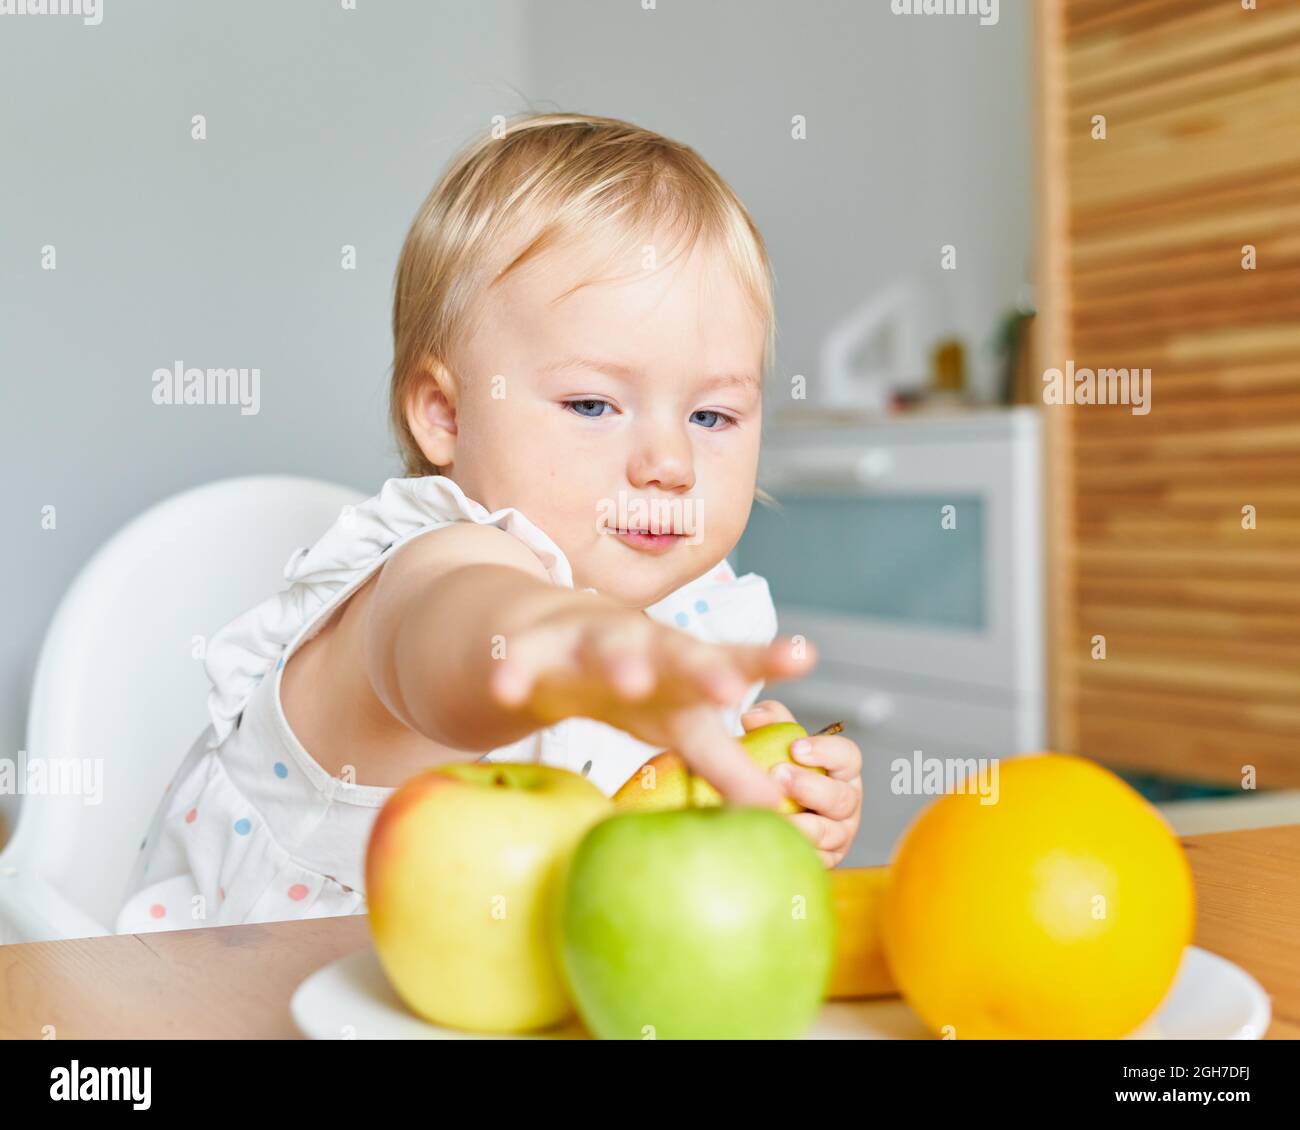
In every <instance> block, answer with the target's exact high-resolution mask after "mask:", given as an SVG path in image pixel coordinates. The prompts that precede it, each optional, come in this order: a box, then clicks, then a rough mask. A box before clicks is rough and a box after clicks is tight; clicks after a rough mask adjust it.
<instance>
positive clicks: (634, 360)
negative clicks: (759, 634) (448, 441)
mask: <svg viewBox="0 0 1300 1130" xmlns="http://www.w3.org/2000/svg"><path fill="white" fill-rule="evenodd" d="M661 246H666V244H665V245H661ZM639 266H640V264H639V263H635V264H630V265H629V264H625V263H616V264H613V265H612V266H611V265H608V264H606V263H605V262H604V259H603V258H602V257H599V249H597V248H590V249H587V250H586V251H573V250H560V249H555V250H553V251H549V252H547V253H545V254H543V255H542V256H540V257H538V258H537V259H534V260H533V261H531V262H530V263H528V264H526V265H525V266H524V267H522V268H519V269H517V270H515V271H514V272H512V273H511V274H509V275H507V276H506V277H505V279H503V280H502V281H501V282H500V283H499V284H498V285H497V286H495V287H493V288H491V290H490V291H489V294H488V296H487V298H486V300H485V301H486V305H485V309H484V317H483V318H482V322H481V324H480V326H479V328H478V330H477V332H476V333H475V334H474V335H473V336H472V338H471V339H470V340H469V341H468V342H466V343H465V347H464V349H463V350H462V352H461V353H460V354H459V355H458V356H457V358H456V359H455V368H456V370H457V390H458V393H457V395H458V401H459V402H458V404H457V405H456V429H457V435H456V440H455V445H456V446H455V454H454V459H453V462H452V464H451V466H450V467H449V468H448V470H447V473H448V474H449V475H450V476H451V477H453V478H454V479H455V480H456V482H457V483H459V484H460V486H461V488H462V489H463V490H464V491H465V493H466V494H467V495H469V497H470V498H472V499H475V500H476V501H478V502H481V503H482V504H483V505H484V506H486V507H487V508H488V510H497V509H499V508H501V507H505V506H513V507H516V508H518V509H519V510H521V511H523V513H524V514H525V515H526V516H527V517H528V518H529V519H530V520H531V521H533V522H534V523H535V524H536V525H538V526H540V527H541V528H542V529H543V530H544V531H545V532H546V533H547V534H548V535H549V536H550V537H551V539H552V540H553V541H555V543H556V544H557V545H558V546H559V547H560V548H561V549H562V550H563V551H564V554H565V556H566V557H567V558H568V560H569V563H570V565H571V566H572V567H573V574H574V585H575V587H576V588H580V589H581V588H594V589H596V590H597V591H599V592H601V593H603V594H605V595H606V596H609V597H611V598H613V599H615V600H617V601H619V602H620V603H622V604H624V605H625V606H627V607H630V608H645V607H648V606H649V605H651V604H654V603H655V602H656V601H658V600H660V599H662V598H663V597H664V596H667V595H668V594H669V593H670V592H672V591H673V590H674V589H676V588H679V587H680V586H681V585H683V584H685V583H686V582H687V581H689V580H692V579H694V578H695V577H697V576H699V575H700V574H702V573H703V572H704V571H705V570H706V569H708V568H709V567H710V566H712V565H714V564H716V563H717V562H718V561H720V560H721V559H722V558H723V557H725V556H726V555H727V554H728V553H730V552H731V550H732V549H733V548H734V546H735V544H736V542H737V541H738V540H739V538H740V535H741V533H742V532H743V530H744V528H745V523H746V522H747V521H748V519H749V510H750V506H751V504H752V502H753V496H754V483H755V475H756V473H757V466H758V451H759V438H760V431H761V424H762V397H761V385H760V380H761V372H762V357H763V345H764V339H765V335H766V330H767V327H766V325H765V323H764V321H763V319H762V317H761V316H760V315H759V314H758V313H757V312H756V311H755V310H754V309H753V307H752V305H751V304H750V303H749V302H748V301H747V298H746V295H745V292H744V291H743V289H742V288H741V285H740V283H739V282H738V281H736V280H735V279H734V278H733V276H732V274H731V272H730V270H729V268H728V267H727V265H726V263H725V261H724V260H723V259H722V258H721V257H720V256H718V255H717V254H716V253H714V252H712V251H711V250H710V249H707V248H705V247H703V246H702V245H697V246H696V247H695V249H694V250H693V251H692V252H691V254H690V256H689V257H687V256H685V255H681V256H680V257H679V258H678V259H677V260H676V261H675V262H674V263H672V264H671V265H669V266H667V267H662V268H660V269H658V270H653V271H652V270H643V271H637V272H636V273H635V274H634V273H633V270H634V269H635V268H637V267H639ZM610 275H616V276H619V279H618V281H616V282H608V283H607V282H600V283H596V284H593V285H591V286H586V287H582V288H581V289H579V290H577V291H575V292H574V293H572V294H568V295H567V297H561V296H563V295H565V292H566V291H568V290H569V289H570V288H571V287H574V286H577V285H578V284H579V283H580V282H582V281H583V279H586V278H591V277H593V276H598V277H601V278H604V277H607V276H610ZM584 362H586V363H584ZM494 378H496V379H495V380H494ZM494 392H495V395H494ZM646 528H649V529H658V530H663V531H668V532H670V533H671V534H672V535H675V536H671V537H669V538H667V539H656V541H657V542H658V544H654V543H651V542H650V541H649V540H648V539H638V538H634V537H628V536H620V535H619V533H618V531H619V530H621V529H632V530H634V529H646Z"/></svg>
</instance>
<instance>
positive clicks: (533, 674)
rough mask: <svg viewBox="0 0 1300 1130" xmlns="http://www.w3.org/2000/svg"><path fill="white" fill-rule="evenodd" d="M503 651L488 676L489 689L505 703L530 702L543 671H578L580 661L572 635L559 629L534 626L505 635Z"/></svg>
mask: <svg viewBox="0 0 1300 1130" xmlns="http://www.w3.org/2000/svg"><path fill="white" fill-rule="evenodd" d="M503 643H504V653H503V654H502V656H501V657H500V658H499V659H498V660H497V661H496V667H495V669H494V670H493V672H492V674H491V676H490V677H489V679H488V693H489V694H491V695H492V697H493V698H495V699H496V700H497V701H498V702H499V703H501V704H502V705H503V706H520V705H522V704H523V703H525V702H527V701H528V699H529V697H530V695H532V694H533V693H534V691H535V689H536V684H537V682H538V681H539V680H540V679H541V677H542V676H543V675H544V674H547V675H557V676H558V675H577V674H578V673H579V672H580V671H581V665H580V664H579V663H578V661H577V657H576V654H575V652H574V648H573V645H572V644H571V643H570V642H569V638H568V637H567V636H566V635H565V634H564V633H563V632H561V631H559V630H558V629H551V628H547V627H535V628H532V629H530V630H529V631H527V632H523V633H521V634H519V635H518V636H513V637H506V639H505V640H504V641H503Z"/></svg>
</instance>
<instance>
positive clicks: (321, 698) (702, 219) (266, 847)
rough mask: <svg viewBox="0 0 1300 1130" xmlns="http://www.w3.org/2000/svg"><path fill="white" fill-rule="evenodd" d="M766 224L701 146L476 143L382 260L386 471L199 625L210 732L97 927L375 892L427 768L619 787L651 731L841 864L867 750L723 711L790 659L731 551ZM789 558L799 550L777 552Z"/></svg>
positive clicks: (253, 916) (612, 132) (279, 910)
mask: <svg viewBox="0 0 1300 1130" xmlns="http://www.w3.org/2000/svg"><path fill="white" fill-rule="evenodd" d="M774 332H775V331H774V322H773V310H772V296H771V278H770V270H769V267H768V262H767V254H766V250H765V247H764V244H763V240H762V237H761V236H760V234H759V232H758V230H757V228H756V227H755V226H754V224H753V222H752V220H751V219H750V217H749V215H748V213H747V212H746V210H745V208H744V206H743V205H742V204H741V203H740V201H739V200H738V199H737V198H736V196H735V195H734V193H733V192H732V191H731V189H730V188H729V187H728V186H727V185H726V183H725V182H724V181H723V180H722V179H721V178H720V177H719V176H718V175H717V174H716V173H715V172H714V171H713V170H712V169H711V168H710V167H709V166H708V165H707V164H706V163H705V162H704V161H703V160H701V158H700V157H699V156H698V155H697V154H696V153H695V152H694V151H693V150H691V149H690V148H688V147H686V146H684V145H681V144H678V143H676V142H673V141H670V140H668V139H666V138H664V137H661V136H659V135H657V134H653V133H650V132H648V131H646V130H643V129H639V128H637V127H635V126H633V125H630V124H628V123H626V122H620V121H615V120H612V119H608V118H598V117H590V116H586V115H579V114H542V115H529V116H526V117H523V118H520V119H517V120H515V121H513V122H511V123H510V124H509V126H508V127H507V129H506V131H505V133H504V136H499V137H498V136H487V137H484V138H482V139H480V140H478V141H476V142H475V143H473V144H471V145H470V146H469V147H468V148H467V149H465V150H464V151H463V152H462V153H461V154H460V155H459V156H458V157H457V158H456V159H455V160H454V161H453V163H452V164H451V166H450V167H449V168H448V169H447V171H446V172H445V174H444V175H443V177H442V179H441V180H440V181H439V183H438V184H437V185H436V186H435V187H434V189H433V191H432V192H431V193H430V195H429V197H428V199H427V200H426V201H425V202H424V205H423V206H422V207H421V209H420V211H419V214H418V215H417V216H416V218H415V221H414V223H413V224H412V226H411V229H410V232H409V234H408V235H407V238H406V242H405V245H404V247H403V249H402V254H401V260H400V262H399V264H398V268H397V277H396V286H395V295H394V301H393V334H394V339H395V342H394V351H395V357H394V366H393V378H392V389H391V416H392V424H393V427H394V431H395V433H396V435H397V439H398V443H399V446H400V450H401V454H402V458H403V462H404V465H405V472H406V473H405V477H403V478H393V479H389V480H388V481H387V482H386V483H385V484H384V485H383V487H382V489H381V490H380V491H379V493H378V494H376V495H375V496H374V497H373V498H370V499H369V500H368V501H366V502H364V503H361V504H360V505H359V506H357V507H355V508H353V507H349V508H345V511H344V513H343V514H341V515H340V516H339V518H338V520H337V521H336V522H335V523H334V525H333V526H331V527H330V529H329V530H327V531H326V532H325V533H324V535H323V536H322V537H321V538H320V540H319V541H317V542H316V543H315V544H314V545H313V546H311V547H310V548H303V549H300V550H298V552H297V553H296V554H295V555H294V556H293V557H292V558H291V559H290V561H289V563H288V565H287V566H286V568H285V579H286V580H287V581H289V582H290V586H289V587H288V588H287V589H285V590H284V591H282V592H280V593H277V594H276V595H274V596H271V597H269V598H267V599H266V600H265V601H263V602H262V603H261V604H259V605H257V606H256V607H254V608H253V609H251V610H250V611H248V612H246V613H244V614H243V615H241V616H239V617H238V618H236V619H235V620H233V621H232V622H231V623H229V624H227V625H226V626H225V627H224V628H222V629H221V631H220V632H219V633H217V635H215V636H214V637H213V638H212V640H211V641H210V643H209V647H208V650H207V656H206V670H207V673H208V675H209V677H210V679H211V682H212V690H211V693H210V695H209V700H208V705H209V712H210V715H211V724H210V725H209V726H208V727H207V728H206V729H205V730H204V732H203V734H201V735H200V736H199V738H198V740H197V741H196V742H195V744H194V746H193V748H192V749H191V750H190V752H189V754H188V756H187V757H186V758H185V760H184V761H183V763H182V764H181V767H180V769H179V770H178V771H177V773H176V774H175V776H174V777H173V779H172V781H171V783H170V784H169V785H168V786H167V789H166V792H165V794H164V797H163V801H162V803H161V804H160V806H159V808H158V811H157V813H156V814H155V816H154V819H153V822H152V824H151V826H150V827H149V829H148V830H147V832H146V834H145V837H144V840H143V843H142V847H141V850H140V854H139V857H138V862H137V864H136V866H135V869H134V871H133V874H132V876H131V879H130V882H129V884H128V888H127V893H126V897H125V899H124V901H123V903H122V906H121V909H120V912H119V914H118V919H117V923H116V929H117V930H118V932H139V931H145V930H154V929H163V930H166V929H173V930H174V929H184V928H188V927H191V926H194V925H196V924H200V923H206V924H227V923H237V922H259V921H270V920H279V919H286V918H314V917H323V916H328V915H336V914H353V913H361V912H364V911H365V909H366V906H365V885H364V863H365V852H366V845H367V840H368V837H369V833H370V828H371V825H372V823H373V821H374V818H375V816H376V814H377V812H378V810H379V807H380V806H381V805H382V804H383V803H384V802H385V800H387V798H388V797H389V796H390V795H391V793H392V792H393V790H394V788H395V787H396V786H398V785H400V784H401V783H402V782H403V781H405V780H407V779H408V778H410V777H411V776H413V775H415V774H417V773H419V772H421V771H423V770H426V769H428V768H430V767H431V766H436V765H440V764H446V763H448V762H454V761H465V760H477V759H486V760H490V761H520V760H533V761H539V762H542V763H545V764H549V765H557V766H562V767H565V768H568V769H571V770H573V771H574V772H576V773H582V774H585V775H586V776H587V777H588V778H589V779H590V780H591V781H593V782H594V783H595V784H596V785H597V786H598V787H599V788H600V789H601V790H603V791H604V792H606V793H607V794H612V793H613V792H615V791H616V790H617V789H618V788H619V786H620V785H622V784H623V783H624V782H625V781H626V780H627V779H628V778H629V777H631V776H632V774H633V773H635V772H636V771H637V769H639V768H640V766H641V765H642V764H643V763H644V762H645V761H647V760H648V759H649V758H650V757H652V756H653V755H654V754H655V753H657V752H659V751H660V750H662V749H666V748H672V749H675V750H677V751H678V752H680V753H681V755H682V756H683V757H684V758H685V759H686V761H687V762H688V763H689V764H690V765H691V766H692V767H693V769H694V771H695V772H696V773H698V774H700V775H701V776H703V777H705V778H706V779H708V780H709V781H711V782H712V783H713V784H714V785H715V786H717V788H718V789H719V790H720V791H721V792H722V794H723V795H724V796H726V797H727V798H728V799H730V800H731V801H733V802H735V803H744V804H760V805H767V806H772V807H775V806H776V804H778V803H779V801H780V800H781V798H782V796H783V795H788V796H791V797H793V798H794V799H795V800H796V801H797V802H798V803H799V804H800V805H802V806H803V807H804V809H806V811H803V812H799V813H796V814H793V815H790V816H788V817H786V818H787V819H790V820H792V821H793V822H795V823H796V824H797V825H798V826H799V827H800V828H801V829H802V830H803V831H804V833H805V834H806V835H807V836H808V838H809V839H810V840H811V841H812V843H813V844H814V845H815V846H816V848H817V849H818V850H819V852H820V853H821V856H822V859H823V862H824V863H825V864H826V866H828V867H829V866H833V865H834V864H836V863H838V862H839V860H840V859H842V858H843V856H844V854H845V852H846V851H847V849H848V846H849V843H850V842H851V841H852V838H853V835H854V833H855V832H856V830H857V824H858V817H859V811H860V807H861V781H860V777H859V771H860V767H861V757H860V753H859V751H858V749H857V747H856V746H855V745H854V744H853V743H852V742H851V741H849V740H848V739H847V738H844V737H842V736H825V737H813V738H809V739H805V740H803V741H801V742H799V743H796V745H795V747H794V749H793V754H794V757H795V759H796V760H797V761H798V762H802V763H803V765H805V766H816V767H820V768H822V769H825V770H826V774H824V775H823V774H821V773H817V772H814V771H813V770H812V769H809V768H803V767H801V766H799V765H794V766H782V767H778V768H777V769H776V770H775V771H774V773H773V774H772V775H771V776H769V775H768V774H766V773H764V772H763V771H761V770H760V769H759V768H758V767H757V766H756V765H755V764H754V763H753V762H752V761H751V760H750V759H749V758H747V757H746V756H745V754H744V751H743V750H741V749H740V747H739V744H738V743H737V742H736V740H735V738H736V736H738V735H739V734H742V733H744V732H745V731H747V730H749V729H753V728H755V727H757V726H761V725H765V724H767V723H769V722H775V721H783V720H785V721H788V720H791V715H790V713H789V711H787V710H786V709H785V708H784V707H782V706H781V705H780V704H779V703H775V702H762V703H757V704H756V699H757V697H758V694H759V691H760V689H761V687H762V684H763V682H764V681H765V680H768V679H790V678H797V677H799V676H801V675H804V674H806V673H807V672H808V671H809V670H810V669H811V667H812V664H813V662H814V656H813V654H812V649H811V647H810V646H809V645H805V644H801V645H799V646H796V641H793V640H788V639H781V640H777V639H776V638H775V636H776V616H775V611H774V609H773V606H772V601H771V598H770V596H769V594H768V588H767V584H766V582H765V581H764V580H763V579H762V578H761V577H759V576H757V575H755V574H752V573H751V574H746V575H745V576H741V577H737V576H736V575H735V574H734V573H733V572H732V570H731V568H730V567H729V565H728V564H727V561H726V557H727V555H728V554H729V553H730V552H731V550H732V549H733V548H734V547H735V545H736V542H737V541H738V539H739V538H740V536H741V533H742V531H743V530H744V528H745V523H746V521H747V520H748V517H749V511H750V507H751V505H752V502H753V499H754V495H755V479H756V473H757V465H758V453H759V439H760V433H761V423H762V410H761V409H762V398H761V393H762V379H763V375H764V373H765V371H766V370H767V368H768V367H769V366H770V363H771V356H772V346H773V340H774ZM792 551H793V550H792Z"/></svg>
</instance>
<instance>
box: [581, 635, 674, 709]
mask: <svg viewBox="0 0 1300 1130" xmlns="http://www.w3.org/2000/svg"><path fill="white" fill-rule="evenodd" d="M649 628H650V625H649V624H648V623H647V624H646V625H645V627H644V628H642V627H641V626H640V625H638V624H636V623H628V624H624V625H621V626H618V627H605V626H601V627H598V628H595V629H593V630H592V631H590V632H587V633H584V635H583V637H582V640H581V642H580V643H579V645H578V658H579V661H580V662H581V663H582V664H583V666H584V667H585V669H586V671H587V673H588V675H589V676H591V677H592V678H593V679H595V680H596V681H598V682H600V683H602V684H604V685H607V686H609V687H610V688H611V689H612V690H613V691H614V693H615V694H617V695H618V696H619V697H620V698H623V699H627V700H631V701H636V700H638V699H643V698H645V697H646V696H647V695H649V694H650V692H651V691H652V690H654V687H655V682H656V678H657V676H656V673H655V669H654V665H653V664H652V663H651V662H650V658H649V655H648V650H649V649H648V644H649Z"/></svg>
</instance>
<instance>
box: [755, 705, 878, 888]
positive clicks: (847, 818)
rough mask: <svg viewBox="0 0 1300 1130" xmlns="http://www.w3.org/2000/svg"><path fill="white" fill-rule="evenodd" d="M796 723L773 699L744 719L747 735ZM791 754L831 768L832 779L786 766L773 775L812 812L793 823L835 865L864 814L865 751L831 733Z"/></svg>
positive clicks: (806, 741)
mask: <svg viewBox="0 0 1300 1130" xmlns="http://www.w3.org/2000/svg"><path fill="white" fill-rule="evenodd" d="M793 721H795V717H794V715H793V714H791V713H790V711H788V710H787V709H786V708H785V707H784V706H782V705H781V704H780V703H779V702H774V701H772V700H770V699H768V700H764V701H763V702H756V703H754V706H753V708H752V709H750V710H747V711H746V712H745V713H744V714H742V715H741V718H740V724H741V725H742V726H744V727H745V733H749V731H750V730H757V729H758V728H759V727H760V726H767V725H769V724H771V723H773V722H793ZM790 755H791V756H792V757H793V758H794V759H795V760H796V761H801V762H803V764H804V765H816V766H817V767H819V768H821V769H825V770H826V773H827V776H823V775H822V774H821V773H814V772H813V771H812V770H811V769H803V768H800V767H799V766H794V765H788V764H780V765H777V766H776V767H775V768H774V769H773V770H772V776H773V777H774V778H776V780H778V781H780V783H781V787H782V788H783V789H784V790H785V793H786V795H787V796H789V797H790V798H791V799H792V800H793V801H794V802H795V803H796V804H801V805H803V806H804V808H806V809H808V810H809V811H807V812H795V813H792V814H791V815H790V819H791V820H792V821H793V822H794V823H795V824H797V825H798V826H799V828H800V830H801V831H802V832H803V833H804V835H806V836H807V837H808V838H809V839H810V840H811V841H812V845H813V847H815V848H816V849H817V851H818V853H819V854H820V855H821V857H822V862H823V863H824V864H825V865H826V866H827V867H828V868H830V867H834V866H835V865H836V864H837V863H839V862H840V860H842V859H843V858H844V856H845V855H847V854H848V850H849V845H850V844H852V843H853V837H854V836H855V835H857V832H858V821H859V819H860V818H861V816H862V751H861V750H859V749H858V747H857V743H856V742H853V741H851V740H850V739H848V738H846V737H843V736H841V735H838V734H825V735H822V736H820V737H818V736H816V735H814V736H812V737H807V738H800V739H799V740H798V741H796V742H795V743H794V744H793V745H791V747H790Z"/></svg>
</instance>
